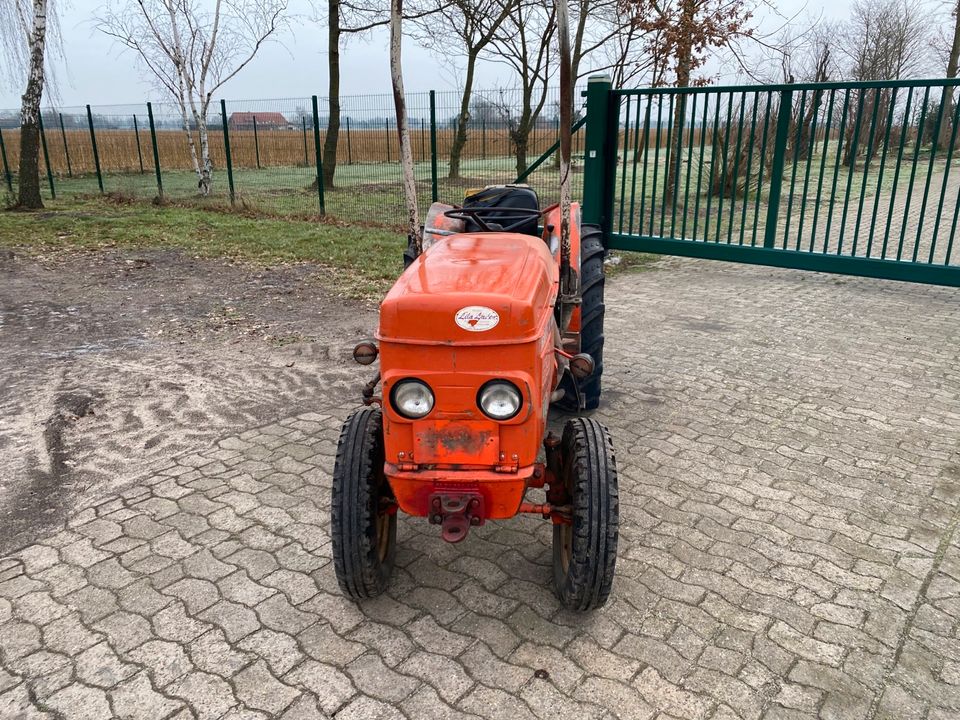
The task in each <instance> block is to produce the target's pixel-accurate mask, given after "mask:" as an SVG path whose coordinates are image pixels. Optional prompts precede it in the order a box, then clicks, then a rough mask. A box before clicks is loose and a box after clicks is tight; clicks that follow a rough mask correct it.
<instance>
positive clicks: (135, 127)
mask: <svg viewBox="0 0 960 720" xmlns="http://www.w3.org/2000/svg"><path fill="white" fill-rule="evenodd" d="M133 134H134V136H135V137H136V138H137V160H139V161H140V174H141V175H143V151H142V150H141V149H140V126H139V125H138V124H137V114H136V113H134V114H133ZM63 146H64V147H66V146H67V144H66V142H64V144H63ZM69 158H70V156H69V155H68V156H67V162H68V163H69V162H70V159H69Z"/></svg>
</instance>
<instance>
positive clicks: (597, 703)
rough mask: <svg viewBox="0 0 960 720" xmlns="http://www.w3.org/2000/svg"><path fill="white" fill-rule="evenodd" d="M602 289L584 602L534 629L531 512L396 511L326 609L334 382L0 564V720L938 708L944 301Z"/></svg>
mask: <svg viewBox="0 0 960 720" xmlns="http://www.w3.org/2000/svg"><path fill="white" fill-rule="evenodd" d="M608 297H609V310H608V313H609V325H608V332H607V338H608V352H607V356H606V368H607V373H608V374H607V379H606V388H607V389H606V404H605V405H604V407H603V408H602V410H601V411H600V412H599V413H598V416H599V417H600V418H601V419H602V420H603V421H605V422H606V423H607V424H609V426H610V428H611V430H612V432H613V435H614V439H615V443H616V446H617V449H618V460H619V464H620V470H621V472H620V476H621V483H622V486H621V502H622V505H621V507H622V514H623V515H622V522H623V526H622V531H621V546H620V553H619V564H618V577H617V581H616V584H615V588H614V593H613V597H612V600H611V602H610V604H609V605H608V606H607V607H606V608H604V609H603V610H601V611H598V612H595V613H593V614H591V615H587V616H576V615H572V614H569V613H567V612H565V611H563V610H561V609H560V608H559V607H558V605H557V603H556V602H555V600H554V599H553V597H552V595H551V593H550V591H549V575H550V530H549V527H548V526H547V524H546V523H543V522H541V521H537V520H533V519H522V520H514V521H510V522H503V523H496V524H492V523H491V524H488V525H486V526H484V527H483V528H480V529H478V530H476V531H474V532H472V533H471V536H470V537H469V538H468V539H467V540H466V541H465V542H464V543H462V544H460V545H457V546H449V545H445V544H443V543H442V542H441V541H440V539H439V537H438V533H437V532H436V530H435V528H431V527H430V526H427V525H425V524H423V523H422V522H420V521H413V520H410V519H402V520H401V522H400V533H399V535H400V537H399V543H400V551H399V553H398V568H397V571H396V575H395V579H394V583H393V585H392V588H391V590H390V592H389V594H388V595H386V596H384V597H381V598H379V599H377V600H375V601H371V602H365V603H363V604H362V605H360V606H356V605H354V604H352V603H351V602H348V601H347V600H345V599H343V598H342V597H341V596H340V594H339V593H338V591H337V587H336V581H335V578H334V574H333V568H332V563H331V561H330V555H331V548H330V539H329V536H328V528H329V513H328V510H327V508H328V501H329V494H330V470H331V466H332V463H333V455H334V452H335V442H336V438H337V435H338V428H339V424H340V422H341V421H342V420H343V418H344V417H345V416H346V414H347V413H348V412H349V410H350V409H351V407H353V404H354V402H353V399H352V398H351V397H349V396H348V395H347V394H346V393H345V392H343V391H340V390H336V391H335V392H332V393H331V394H330V395H329V396H327V397H316V398H314V401H315V405H316V407H315V408H314V410H313V412H309V413H306V414H299V415H296V416H293V417H286V418H282V419H279V420H278V421H277V422H274V423H272V424H269V425H266V426H262V427H255V428H251V429H249V430H247V431H245V432H241V433H239V434H236V435H231V436H229V437H223V438H222V439H221V440H219V442H217V443H215V444H210V445H207V446H202V447H198V448H197V449H196V451H195V452H190V453H186V454H181V455H178V456H177V457H170V458H169V459H168V460H166V461H164V462H162V463H161V464H159V465H158V466H157V467H155V468H153V469H151V471H150V472H149V473H147V474H146V475H144V476H143V478H142V480H141V481H139V482H136V483H134V484H133V485H132V486H130V489H129V490H126V491H123V492H122V494H120V495H119V496H112V497H103V498H99V499H97V500H95V501H94V500H91V502H90V504H89V506H87V507H78V508H77V509H76V510H75V511H74V512H73V513H72V515H71V516H70V518H69V520H68V522H67V525H66V527H65V528H64V529H63V530H62V531H60V532H57V533H56V534H53V535H50V536H49V537H43V538H37V539H36V541H35V542H33V543H32V544H30V545H28V546H26V547H23V548H22V549H20V550H19V551H17V552H14V553H12V554H11V555H10V556H9V557H6V558H3V559H2V560H0V718H20V717H22V718H35V717H48V718H92V719H99V718H107V717H111V716H116V717H124V718H126V717H130V718H149V719H151V720H156V719H159V718H178V719H183V718H191V717H195V718H221V717H223V718H264V717H282V718H286V719H288V720H292V719H293V718H317V717H333V716H336V717H337V718H338V719H339V720H347V719H353V718H359V719H367V718H381V717H382V718H389V717H403V716H405V717H408V718H446V717H450V718H453V717H464V716H479V717H489V718H509V719H510V720H518V719H521V718H531V717H541V718H552V719H555V718H612V717H618V718H663V719H666V718H759V717H766V718H802V717H823V718H843V719H852V718H869V719H871V720H873V719H874V718H929V719H930V720H945V719H946V718H955V717H957V714H958V713H960V536H958V533H957V525H958V521H960V514H958V499H960V448H958V438H960V402H958V395H960V358H958V352H960V351H958V348H960V297H958V294H957V292H956V291H954V290H948V289H943V288H925V287H920V286H915V285H904V284H894V283H885V282H879V281H869V280H857V279H846V278H835V277H828V276H822V275H815V274H804V273H799V272H791V271H779V270H773V271H771V270H765V269H756V268H746V267H736V266H731V265H724V264H710V263H707V262H698V261H679V260H674V261H666V262H664V263H662V264H661V265H660V266H659V268H658V269H657V270H656V271H653V272H647V273H642V274H638V275H632V276H627V277H623V278H618V279H617V280H616V281H615V282H612V283H611V286H610V290H609V293H608ZM361 376H362V374H361V373H359V372H358V373H357V379H358V381H359V379H360V378H361ZM358 389H359V388H358ZM300 400H301V402H302V401H303V399H302V398H301V399H300Z"/></svg>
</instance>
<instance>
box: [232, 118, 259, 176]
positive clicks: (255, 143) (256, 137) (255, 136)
mask: <svg viewBox="0 0 960 720" xmlns="http://www.w3.org/2000/svg"><path fill="white" fill-rule="evenodd" d="M224 127H226V125H224ZM224 137H226V135H224ZM253 150H254V152H255V153H256V156H257V170H259V169H260V136H259V135H258V134H257V116H256V115H254V116H253Z"/></svg>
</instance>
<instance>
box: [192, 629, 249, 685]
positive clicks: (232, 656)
mask: <svg viewBox="0 0 960 720" xmlns="http://www.w3.org/2000/svg"><path fill="white" fill-rule="evenodd" d="M187 653H188V654H189V655H190V659H191V660H192V661H193V665H194V667H196V668H197V669H199V670H203V671H204V672H208V673H212V674H214V675H219V676H220V677H223V678H231V677H233V676H234V675H236V674H237V673H238V672H240V670H242V669H243V668H245V667H246V666H247V665H249V664H250V663H252V662H253V661H254V660H255V657H254V656H253V655H252V654H251V653H245V652H242V651H238V650H235V649H234V648H233V647H232V646H231V645H230V643H228V642H227V640H226V636H224V634H223V631H222V630H219V629H215V630H210V631H209V632H205V633H204V634H203V635H201V636H200V637H198V638H197V639H196V640H194V641H193V642H191V643H190V644H189V645H187Z"/></svg>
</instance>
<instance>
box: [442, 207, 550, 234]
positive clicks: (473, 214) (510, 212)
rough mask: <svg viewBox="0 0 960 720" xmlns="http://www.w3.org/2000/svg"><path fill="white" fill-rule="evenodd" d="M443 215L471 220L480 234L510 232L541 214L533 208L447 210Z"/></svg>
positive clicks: (466, 208)
mask: <svg viewBox="0 0 960 720" xmlns="http://www.w3.org/2000/svg"><path fill="white" fill-rule="evenodd" d="M443 214H444V215H445V216H446V217H448V218H453V219H454V220H464V221H466V220H472V221H473V222H475V223H476V224H477V225H479V226H480V230H481V231H482V232H510V231H511V230H516V229H517V228H519V227H521V226H523V225H525V224H526V223H528V222H530V220H532V219H533V218H538V217H540V216H541V215H542V214H543V213H542V212H541V211H540V210H536V209H534V208H501V207H462V208H454V209H453V210H447V211H446V212H444V213H443ZM487 220H489V221H490V222H493V223H496V224H497V225H499V226H500V229H499V230H495V229H494V228H492V227H490V225H489V224H488V223H487Z"/></svg>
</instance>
